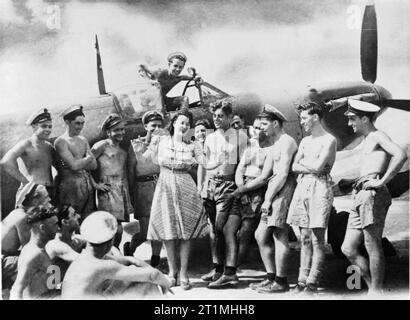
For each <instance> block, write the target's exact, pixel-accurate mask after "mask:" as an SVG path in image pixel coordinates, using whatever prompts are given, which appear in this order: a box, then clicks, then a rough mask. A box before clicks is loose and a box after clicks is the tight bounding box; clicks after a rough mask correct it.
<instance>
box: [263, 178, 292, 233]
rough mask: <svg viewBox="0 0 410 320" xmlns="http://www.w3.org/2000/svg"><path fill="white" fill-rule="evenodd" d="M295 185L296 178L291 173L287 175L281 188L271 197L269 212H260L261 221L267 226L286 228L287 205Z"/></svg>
mask: <svg viewBox="0 0 410 320" xmlns="http://www.w3.org/2000/svg"><path fill="white" fill-rule="evenodd" d="M295 187H296V180H295V178H294V176H293V175H292V174H290V175H288V178H287V179H286V182H285V184H284V185H283V187H282V189H280V191H279V192H278V193H277V194H276V196H275V198H273V201H272V205H271V210H270V212H269V213H262V215H261V223H265V224H266V225H267V226H268V227H278V228H287V224H286V219H287V217H288V211H289V206H290V203H291V201H292V197H293V193H294V191H295Z"/></svg>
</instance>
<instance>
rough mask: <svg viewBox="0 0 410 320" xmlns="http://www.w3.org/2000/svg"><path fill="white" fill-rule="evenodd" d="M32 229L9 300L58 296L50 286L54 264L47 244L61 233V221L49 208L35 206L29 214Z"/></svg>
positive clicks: (23, 250)
mask: <svg viewBox="0 0 410 320" xmlns="http://www.w3.org/2000/svg"><path fill="white" fill-rule="evenodd" d="M27 222H28V223H29V224H30V226H31V237H30V241H29V242H28V243H27V244H26V245H25V246H24V247H23V249H22V250H21V254H20V257H19V261H18V271H17V278H16V281H15V282H14V285H13V287H12V288H11V292H10V299H12V300H18V299H41V298H47V297H50V295H53V294H55V292H52V290H51V289H49V287H48V279H49V277H50V275H51V272H50V270H49V267H50V266H52V262H51V260H50V258H49V256H48V255H47V253H46V251H45V248H44V247H45V245H46V243H47V242H48V241H50V240H51V239H53V238H54V237H55V235H56V232H57V230H58V224H57V223H58V219H57V217H56V216H55V214H54V211H53V209H52V208H50V207H44V206H37V207H32V208H30V210H29V211H28V212H27Z"/></svg>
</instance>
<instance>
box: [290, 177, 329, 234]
mask: <svg viewBox="0 0 410 320" xmlns="http://www.w3.org/2000/svg"><path fill="white" fill-rule="evenodd" d="M332 205H333V191H332V182H331V179H330V176H329V175H327V174H320V175H316V174H304V175H302V176H301V177H300V178H299V181H298V185H297V186H296V189H295V194H294V196H293V199H292V203H291V204H290V208H289V216H288V223H289V224H291V225H294V226H297V227H301V228H309V229H313V228H327V225H328V222H329V216H330V211H331V209H332Z"/></svg>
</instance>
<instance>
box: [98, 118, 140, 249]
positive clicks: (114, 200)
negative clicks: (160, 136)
mask: <svg viewBox="0 0 410 320" xmlns="http://www.w3.org/2000/svg"><path fill="white" fill-rule="evenodd" d="M102 130H104V131H105V132H106V133H107V136H108V139H105V140H101V141H99V142H97V143H96V144H94V146H93V147H92V148H91V152H92V153H93V154H94V156H95V158H96V159H97V163H98V183H95V184H94V188H95V189H96V190H97V199H98V204H97V208H98V210H102V211H108V212H109V213H111V214H112V215H114V217H115V218H116V219H117V221H118V230H117V235H116V236H115V240H114V246H115V247H117V248H118V246H119V245H120V243H121V237H122V226H121V222H126V221H129V219H130V214H134V210H133V208H132V204H131V199H130V194H129V190H128V179H127V161H128V155H127V151H125V150H124V149H122V148H121V146H120V143H121V141H122V140H123V138H124V134H125V128H124V122H123V121H122V119H121V118H120V116H119V115H118V114H115V113H114V114H110V115H108V116H107V118H106V119H105V120H104V121H103V124H102Z"/></svg>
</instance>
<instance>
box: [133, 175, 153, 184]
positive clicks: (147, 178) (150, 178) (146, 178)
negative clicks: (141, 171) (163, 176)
mask: <svg viewBox="0 0 410 320" xmlns="http://www.w3.org/2000/svg"><path fill="white" fill-rule="evenodd" d="M154 180H158V174H152V175H145V176H138V177H136V178H135V181H137V182H147V181H154Z"/></svg>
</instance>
